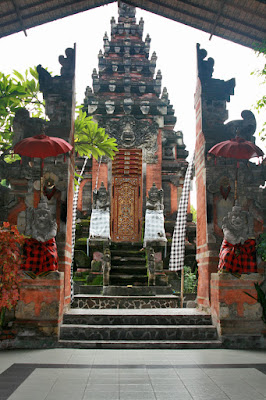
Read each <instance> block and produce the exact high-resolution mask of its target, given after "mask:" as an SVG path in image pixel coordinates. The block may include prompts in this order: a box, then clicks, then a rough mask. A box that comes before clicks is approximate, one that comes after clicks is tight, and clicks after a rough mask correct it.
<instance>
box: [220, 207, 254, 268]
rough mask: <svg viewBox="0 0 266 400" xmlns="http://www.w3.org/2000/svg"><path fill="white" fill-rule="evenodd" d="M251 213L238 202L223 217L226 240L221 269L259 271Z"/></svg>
mask: <svg viewBox="0 0 266 400" xmlns="http://www.w3.org/2000/svg"><path fill="white" fill-rule="evenodd" d="M249 217H250V215H249V213H248V212H247V211H243V210H242V208H241V207H240V206H239V205H238V204H237V202H236V205H235V206H234V207H233V208H232V211H231V212H229V213H228V215H227V216H226V217H224V219H223V225H222V229H223V232H224V240H223V243H222V246H221V249H220V254H219V266H218V270H219V271H221V272H222V271H225V272H231V273H233V274H234V273H236V274H249V273H253V272H257V263H256V247H255V244H256V242H255V239H254V238H251V237H250V236H251V226H250V222H249V221H250V218H249Z"/></svg>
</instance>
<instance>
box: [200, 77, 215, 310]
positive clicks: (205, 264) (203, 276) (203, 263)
mask: <svg viewBox="0 0 266 400" xmlns="http://www.w3.org/2000/svg"><path fill="white" fill-rule="evenodd" d="M201 101H202V100H201V83H200V80H199V79H198V82H197V88H196V94H195V110H196V145H195V171H196V187H197V255H196V257H197V262H198V273H199V280H198V296H197V301H198V304H199V306H202V307H203V308H209V307H210V279H211V273H213V272H216V271H217V266H218V256H217V249H216V247H215V246H213V245H212V244H211V243H208V235H207V197H206V196H207V194H206V169H205V168H206V165H205V138H204V134H203V132H202V104H201Z"/></svg>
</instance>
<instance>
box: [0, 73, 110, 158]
mask: <svg viewBox="0 0 266 400" xmlns="http://www.w3.org/2000/svg"><path fill="white" fill-rule="evenodd" d="M22 107H25V108H27V110H28V111H30V113H31V117H38V118H45V102H44V100H43V98H42V94H41V92H40V87H39V81H38V72H37V69H36V67H34V68H29V69H28V70H26V72H25V74H24V75H22V74H21V73H20V72H18V71H15V70H14V71H13V75H12V76H11V75H5V74H3V73H1V72H0V154H1V158H2V159H4V160H5V161H6V162H12V161H16V159H18V158H19V156H18V155H14V157H13V158H11V157H10V154H11V153H12V138H13V129H12V126H13V121H14V117H15V113H16V111H18V109H19V108H22ZM80 108H81V106H79V107H77V109H80ZM75 149H76V151H77V152H78V153H79V155H80V156H82V157H88V158H90V157H91V156H92V157H94V158H96V159H98V158H99V157H101V156H103V155H106V156H108V157H110V158H113V156H114V154H115V151H116V150H117V148H116V141H115V139H112V138H110V137H109V136H108V135H107V134H106V133H105V130H104V129H103V128H100V127H98V125H97V124H96V123H95V122H93V121H92V118H91V117H87V116H86V113H84V112H82V111H79V113H78V116H77V118H76V121H75Z"/></svg>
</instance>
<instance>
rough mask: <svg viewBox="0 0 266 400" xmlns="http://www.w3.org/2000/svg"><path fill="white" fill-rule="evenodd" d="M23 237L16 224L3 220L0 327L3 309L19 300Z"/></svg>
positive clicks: (0, 246) (0, 325) (1, 233)
mask: <svg viewBox="0 0 266 400" xmlns="http://www.w3.org/2000/svg"><path fill="white" fill-rule="evenodd" d="M23 243H24V237H23V235H21V234H20V233H19V232H18V230H17V228H16V226H11V225H10V224H9V223H8V222H4V223H3V226H2V227H0V327H2V326H3V325H4V317H5V311H6V310H11V309H12V308H14V307H15V306H16V304H17V302H18V300H19V284H20V282H21V276H20V274H19V271H20V267H21V264H22V263H23V255H22V251H21V248H22V246H23Z"/></svg>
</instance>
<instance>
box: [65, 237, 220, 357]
mask: <svg viewBox="0 0 266 400" xmlns="http://www.w3.org/2000/svg"><path fill="white" fill-rule="evenodd" d="M58 345H59V346H60V347H69V348H88V349H89V348H117V349H125V348H127V349H149V348H150V349H185V348H195V349H196V348H197V349H200V348H219V347H221V342H220V341H219V340H218V339H217V330H216V328H215V327H214V326H213V325H212V321H211V316H210V315H208V314H206V313H203V312H199V311H198V310H196V309H186V308H183V309H180V308H179V297H178V296H175V295H174V294H173V289H172V288H171V286H169V285H168V286H167V285H166V286H148V276H147V267H146V259H145V252H144V251H141V244H136V243H135V244H134V246H133V245H131V246H130V245H129V244H125V245H122V246H121V244H119V248H116V246H115V245H114V246H113V247H112V248H111V272H110V285H109V286H105V287H102V286H98V287H94V286H88V285H87V286H86V285H81V286H78V288H77V292H76V294H75V296H74V301H73V303H72V308H71V309H70V310H69V311H68V312H66V313H65V314H64V317H63V323H62V325H61V327H60V339H59V344H58Z"/></svg>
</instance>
